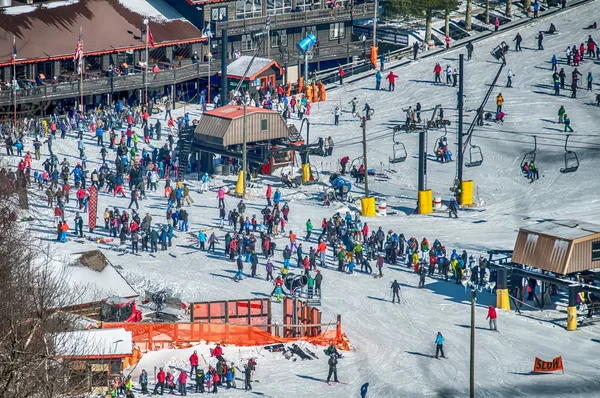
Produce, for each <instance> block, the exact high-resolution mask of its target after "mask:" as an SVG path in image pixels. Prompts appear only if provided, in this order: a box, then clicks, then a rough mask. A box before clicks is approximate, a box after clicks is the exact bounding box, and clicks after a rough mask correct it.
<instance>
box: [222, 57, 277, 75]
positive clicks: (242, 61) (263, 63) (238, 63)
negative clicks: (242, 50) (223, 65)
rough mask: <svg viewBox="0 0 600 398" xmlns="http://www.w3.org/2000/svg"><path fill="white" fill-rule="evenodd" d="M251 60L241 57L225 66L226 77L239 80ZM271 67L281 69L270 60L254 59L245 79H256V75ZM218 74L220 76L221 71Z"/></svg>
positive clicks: (250, 58)
mask: <svg viewBox="0 0 600 398" xmlns="http://www.w3.org/2000/svg"><path fill="white" fill-rule="evenodd" d="M251 60H252V57H251V56H249V55H242V56H241V57H239V58H238V59H236V60H235V61H233V62H232V63H230V64H229V65H227V76H229V77H237V78H240V79H241V78H242V76H244V73H245V72H246V69H247V68H248V64H250V61H251ZM271 65H275V66H276V67H277V68H279V69H281V67H280V66H279V64H277V62H275V61H274V60H272V59H268V58H260V57H256V58H254V62H252V66H250V70H248V73H247V74H246V79H250V80H254V79H255V78H256V75H258V74H259V73H261V72H263V71H264V70H266V69H267V68H268V67H270V66H271ZM219 73H220V74H222V73H223V71H220V72H219Z"/></svg>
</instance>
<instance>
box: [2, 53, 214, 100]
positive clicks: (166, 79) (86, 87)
mask: <svg viewBox="0 0 600 398" xmlns="http://www.w3.org/2000/svg"><path fill="white" fill-rule="evenodd" d="M220 69H221V64H220V62H218V61H216V60H213V61H212V63H211V74H213V73H216V72H217V71H219V70H220ZM206 76H208V64H206V63H200V64H191V65H186V66H182V67H180V68H175V69H164V70H161V71H160V72H148V74H147V77H148V82H147V84H145V82H144V74H143V73H133V74H128V75H121V76H114V77H100V78H97V79H93V78H92V79H84V80H83V95H93V94H105V93H111V92H118V91H125V90H135V89H143V88H144V87H145V86H146V85H147V86H148V88H152V87H158V86H165V85H170V84H177V83H181V82H185V81H189V80H192V79H195V78H197V77H206ZM79 85H80V82H79V81H75V82H72V83H59V84H46V85H43V86H36V87H33V88H27V87H22V88H20V89H19V90H17V103H18V104H22V103H29V102H38V101H44V100H55V99H61V98H71V97H78V96H79ZM13 101H14V100H13V91H12V90H5V91H0V106H2V105H11V104H12V103H13Z"/></svg>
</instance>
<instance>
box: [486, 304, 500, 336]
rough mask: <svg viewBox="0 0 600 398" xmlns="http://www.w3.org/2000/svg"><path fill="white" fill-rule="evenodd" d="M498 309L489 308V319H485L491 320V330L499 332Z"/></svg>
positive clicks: (491, 306)
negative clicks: (497, 323)
mask: <svg viewBox="0 0 600 398" xmlns="http://www.w3.org/2000/svg"><path fill="white" fill-rule="evenodd" d="M496 317H497V315H496V309H495V308H494V306H493V305H490V306H489V307H488V314H487V318H485V319H489V320H490V330H495V331H498V329H497V327H496Z"/></svg>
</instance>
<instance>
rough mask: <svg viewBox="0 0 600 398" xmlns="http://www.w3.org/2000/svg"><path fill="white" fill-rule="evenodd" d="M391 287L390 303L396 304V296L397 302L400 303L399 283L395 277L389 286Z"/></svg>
mask: <svg viewBox="0 0 600 398" xmlns="http://www.w3.org/2000/svg"><path fill="white" fill-rule="evenodd" d="M391 289H392V304H396V298H398V304H400V284H399V283H398V281H397V280H396V279H394V282H393V283H392V286H391Z"/></svg>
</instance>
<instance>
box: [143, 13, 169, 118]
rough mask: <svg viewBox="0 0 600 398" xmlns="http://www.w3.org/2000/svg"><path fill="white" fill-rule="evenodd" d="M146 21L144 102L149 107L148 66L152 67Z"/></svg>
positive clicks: (146, 22)
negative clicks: (149, 59)
mask: <svg viewBox="0 0 600 398" xmlns="http://www.w3.org/2000/svg"><path fill="white" fill-rule="evenodd" d="M144 23H145V24H146V68H145V69H144V104H145V107H146V108H147V107H148V68H149V67H150V62H148V38H149V32H150V25H149V21H148V20H147V19H144ZM174 98H175V93H173V99H174Z"/></svg>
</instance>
